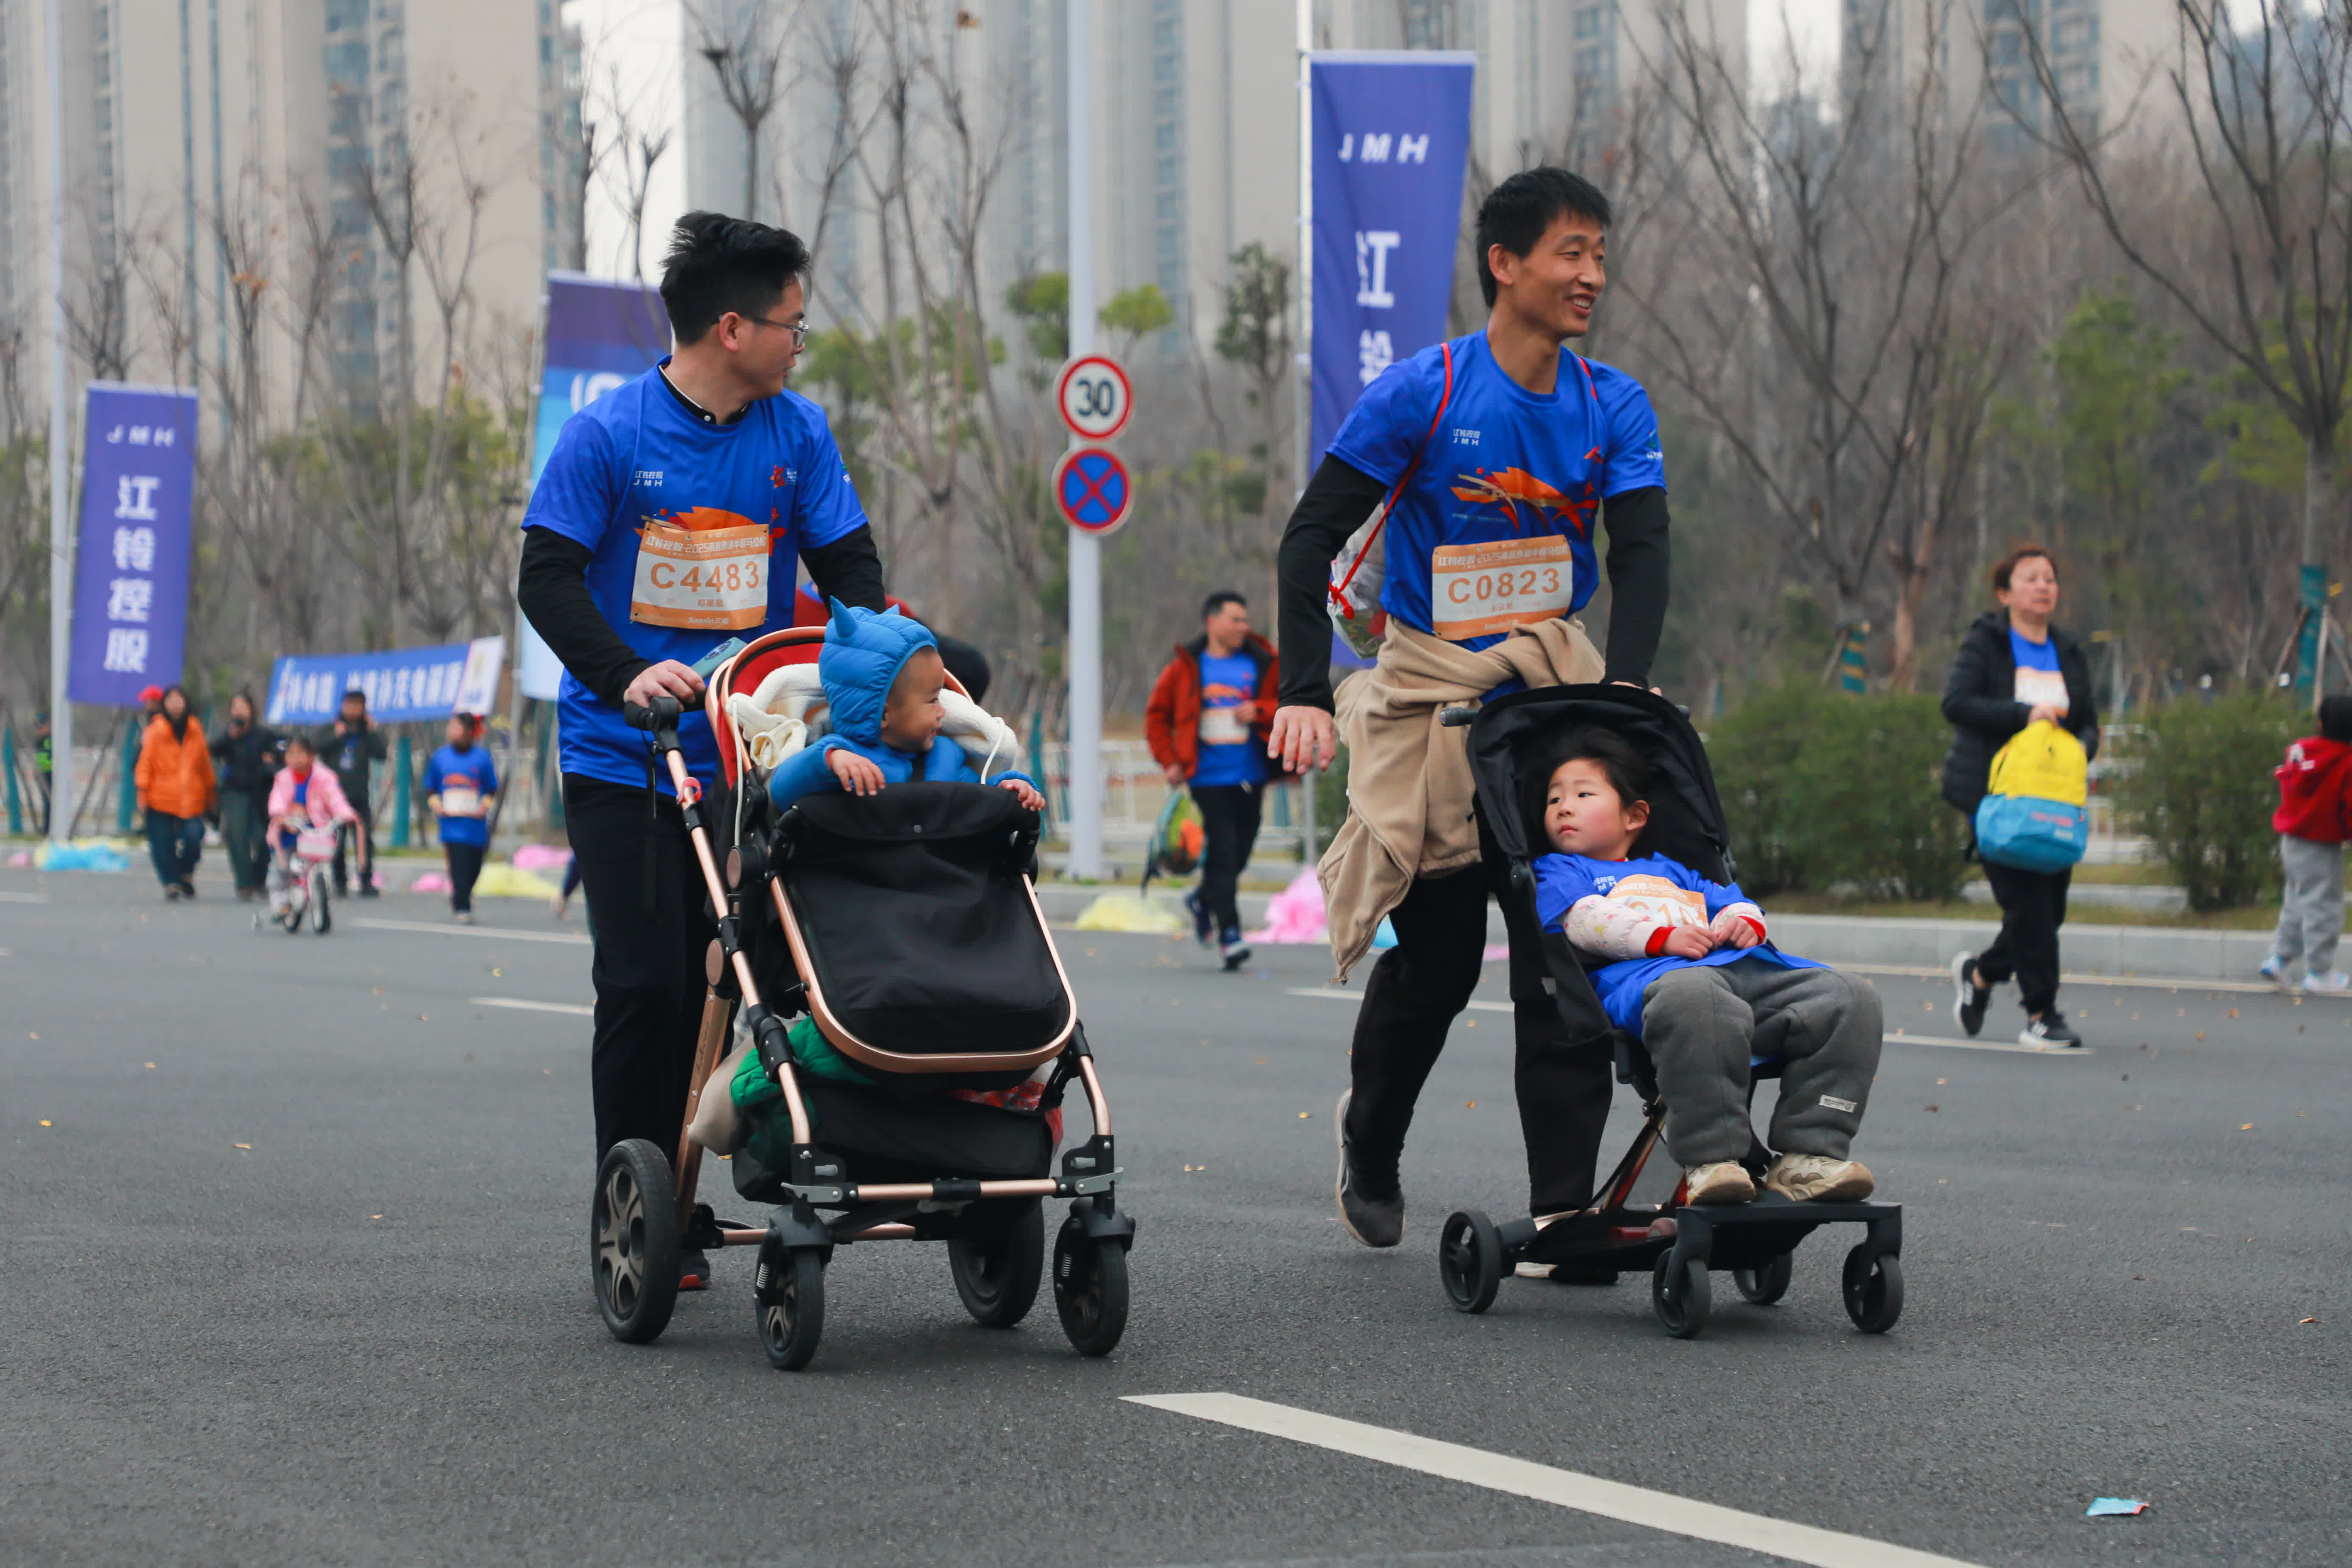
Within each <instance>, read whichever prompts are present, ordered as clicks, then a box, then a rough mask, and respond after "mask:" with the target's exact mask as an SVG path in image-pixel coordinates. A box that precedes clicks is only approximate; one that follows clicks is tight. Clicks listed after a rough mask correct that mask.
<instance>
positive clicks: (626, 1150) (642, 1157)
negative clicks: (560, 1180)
mask: <svg viewBox="0 0 2352 1568" xmlns="http://www.w3.org/2000/svg"><path fill="white" fill-rule="evenodd" d="M588 1246H589V1254H588V1256H589V1263H590V1265H591V1267H592V1268H593V1269H594V1270H595V1280H596V1310H598V1311H599V1312H602V1313H603V1314H604V1326H605V1327H606V1328H608V1329H610V1330H612V1331H613V1337H614V1339H616V1340H619V1341H621V1342H623V1343H625V1344H632V1345H641V1344H644V1343H646V1342H647V1341H649V1340H652V1339H654V1338H655V1337H656V1336H657V1335H658V1334H660V1332H661V1331H662V1330H664V1329H666V1328H667V1327H668V1326H669V1314H670V1309H671V1308H673V1307H675V1306H677V1255H678V1223H677V1184H676V1183H675V1181H674V1180H673V1179H672V1177H671V1175H670V1169H669V1161H668V1159H667V1157H666V1156H665V1155H664V1154H663V1153H662V1152H661V1151H660V1150H659V1149H658V1148H656V1147H655V1146H654V1144H653V1143H652V1142H649V1141H647V1140H646V1139H643V1138H631V1139H628V1140H627V1141H625V1142H620V1143H615V1144H614V1145H613V1148H612V1152H610V1153H607V1154H606V1155H605V1156H604V1165H603V1166H602V1167H601V1168H600V1169H599V1170H598V1171H597V1173H596V1203H595V1206H594V1208H593V1212H592V1214H591V1216H590V1220H589V1226H588Z"/></svg>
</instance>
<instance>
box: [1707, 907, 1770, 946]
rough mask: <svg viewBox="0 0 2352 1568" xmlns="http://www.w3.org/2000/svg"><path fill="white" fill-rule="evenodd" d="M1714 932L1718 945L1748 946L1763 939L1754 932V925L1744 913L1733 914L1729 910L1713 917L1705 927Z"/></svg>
mask: <svg viewBox="0 0 2352 1568" xmlns="http://www.w3.org/2000/svg"><path fill="white" fill-rule="evenodd" d="M1706 929H1707V930H1708V931H1711V932H1713V933H1714V936H1715V941H1716V945H1717V946H1718V947H1737V948H1743V949H1744V948H1750V947H1754V946H1755V945H1756V944H1757V943H1758V942H1762V941H1763V940H1764V939H1763V938H1762V937H1760V936H1758V935H1757V934H1756V926H1755V924H1754V922H1753V921H1749V920H1748V917H1747V916H1746V915H1735V914H1733V913H1732V912H1731V911H1730V910H1724V911H1723V913H1721V914H1719V915H1717V916H1716V917H1715V921H1714V923H1713V924H1711V925H1709V926H1708V927H1707V928H1706Z"/></svg>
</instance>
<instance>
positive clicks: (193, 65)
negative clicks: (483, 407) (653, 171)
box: [0, 0, 581, 403]
mask: <svg viewBox="0 0 2352 1568" xmlns="http://www.w3.org/2000/svg"><path fill="white" fill-rule="evenodd" d="M42 12H43V8H42V6H41V5H38V4H37V3H29V0H8V3H6V4H0V247H5V254H0V379H9V378H13V384H14V385H15V386H16V387H17V388H20V389H30V390H29V392H20V393H19V396H20V397H25V396H29V398H30V400H31V401H32V402H35V403H37V402H39V401H40V400H41V395H40V393H39V390H38V389H39V388H41V387H42V386H44V385H45V384H46V379H45V378H46V368H45V364H46V361H45V353H46V342H47V288H48V283H47V279H48V276H49V268H48V259H47V256H48V246H47V234H48V214H49V197H50V192H49V185H48V175H47V171H48V155H47V154H48V148H47V119H48V117H47V105H46V92H47V88H46V76H45V70H44V51H45V47H46V39H45V38H44V37H43V30H42ZM63 13H64V24H63V34H62V38H61V42H62V45H63V58H64V94H63V99H64V103H65V133H64V142H63V151H64V161H65V184H66V189H67V192H68V201H67V204H66V205H67V243H68V287H67V291H66V292H67V299H68V312H69V315H70V317H71V319H72V327H71V331H70V333H69V337H70V352H71V353H72V355H73V358H74V364H73V366H72V371H71V374H72V375H73V376H74V377H75V378H77V379H79V378H81V377H84V376H91V375H96V376H112V377H121V378H128V379H131V380H143V381H166V380H187V379H189V378H190V377H191V375H192V374H194V371H193V370H192V368H191V367H192V364H194V363H201V362H205V361H207V360H210V361H214V362H217V361H218V360H219V359H221V358H223V357H226V355H227V354H228V353H230V344H231V340H232V337H233V335H234V333H235V331H236V319H237V315H238V300H237V296H238V295H239V293H240V292H242V293H244V294H245V295H247V297H255V296H257V297H258V299H259V300H260V301H261V312H262V315H263V317H264V318H265V319H266V321H267V322H268V326H267V328H266V329H265V331H264V332H263V333H262V341H261V342H260V344H259V352H260V353H261V355H262V357H263V362H264V365H265V369H266V373H267V374H266V375H265V377H264V379H265V382H266V383H267V384H269V385H271V386H272V387H277V388H290V387H291V386H292V385H293V384H294V381H295V373H296V370H297V366H296V364H295V356H296V353H297V349H296V346H295V344H296V335H295V327H294V324H293V318H294V316H295V315H298V314H299V313H300V312H299V308H298V307H297V305H296V304H295V303H294V300H295V297H296V296H298V295H299V294H300V293H301V292H303V287H302V286H303V281H304V278H305V275H306V273H307V272H309V271H310V270H312V269H313V268H314V267H315V264H316V262H317V261H318V259H319V258H322V257H331V258H332V259H333V261H334V263H335V267H334V274H335V275H334V278H333V281H332V287H331V302H330V303H328V305H327V307H326V310H325V322H324V328H325V334H326V337H327V339H328V341H329V342H331V352H330V353H328V354H327V355H326V356H325V357H326V361H327V363H326V364H325V365H324V367H323V374H326V375H327V376H329V377H331V379H332V380H333V382H334V383H335V384H336V389H337V391H338V392H339V393H340V394H341V395H345V396H353V397H359V398H361V399H362V400H364V399H366V398H368V397H370V396H372V395H373V387H374V386H375V385H376V384H378V381H379V378H380V377H381V376H382V375H383V374H389V373H390V364H391V362H390V360H389V359H388V358H387V356H388V355H389V353H390V352H391V345H392V342H393V335H394V331H395V321H396V317H397V314H398V312H397V310H396V305H397V279H398V277H399V273H400V268H399V267H398V265H397V258H396V256H395V255H394V252H393V250H388V248H387V245H386V228H387V226H390V228H391V229H392V230H393V232H394V235H395V237H396V236H397V235H399V234H400V233H401V232H403V231H404V230H405V229H408V228H411V227H413V229H414V232H415V264H413V265H412V266H411V268H409V274H410V277H411V285H410V300H411V303H412V305H413V306H414V307H415V313H416V318H417V320H418V321H419V322H420V324H423V323H425V322H429V321H431V320H432V319H433V317H434V315H435V312H434V311H433V310H431V308H430V303H429V300H428V298H427V296H429V295H430V293H431V291H432V288H433V285H432V283H431V282H429V281H428V280H427V279H425V277H424V276H423V275H422V274H423V273H424V272H425V270H426V268H425V265H424V262H425V258H426V257H427V256H428V255H429V256H430V258H431V259H432V261H433V262H434V264H436V265H440V264H443V263H449V262H454V261H456V260H457V258H460V257H461V256H462V257H465V258H469V259H468V260H467V263H466V265H465V269H464V272H463V289H462V292H463V296H464V300H465V303H466V308H467V315H468V318H469V321H470V322H471V324H472V325H473V326H475V327H485V326H488V324H489V323H492V322H511V323H513V324H514V325H515V326H516V327H517V328H518V329H522V328H528V327H530V325H531V324H532V323H534V322H535V321H536V320H537V317H538V313H539V299H540V295H541V288H542V279H543V278H544V275H545V272H546V270H547V269H548V268H550V267H555V266H565V265H571V264H573V263H574V261H575V260H576V258H577V257H578V255H579V251H580V225H581V216H580V185H581V180H580V175H579V156H580V155H579V153H578V148H579V144H580V133H579V123H580V118H579V54H578V41H577V39H576V37H572V36H571V35H569V34H568V33H567V31H566V29H565V28H564V27H563V26H562V22H561V19H560V16H559V12H558V0H242V3H234V4H233V3H226V0H79V3H76V4H69V5H66V6H64V7H63ZM411 164H413V166H414V171H415V178H414V179H413V180H410V179H407V178H405V177H404V171H405V170H406V169H407V168H408V167H409V166H410V165H411ZM468 190H471V191H477V192H478V193H479V200H478V202H476V201H474V200H472V199H470V198H468V197H467V195H465V193H466V192H467V191H468ZM461 215H463V216H466V217H467V221H466V222H462V223H461V222H460V221H459V217H460V216H461ZM396 248H397V247H394V249H396ZM443 274H444V277H443V283H444V287H445V288H446V287H447V285H448V280H449V279H451V278H452V277H454V276H455V273H454V269H453V268H448V267H444V268H443ZM421 347H422V350H423V352H422V353H420V356H419V364H420V370H419V374H420V375H423V374H428V370H427V368H426V367H430V366H432V365H434V364H436V363H437V357H438V356H437V345H435V344H434V343H433V342H431V341H430V339H429V335H428V337H426V338H425V339H423V340H421ZM313 368H314V370H315V369H320V368H321V367H320V365H319V363H318V362H317V361H316V360H314V361H313Z"/></svg>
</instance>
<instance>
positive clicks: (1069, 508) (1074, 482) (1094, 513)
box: [1054, 447, 1135, 536]
mask: <svg viewBox="0 0 2352 1568" xmlns="http://www.w3.org/2000/svg"><path fill="white" fill-rule="evenodd" d="M1134 500H1135V485H1134V482H1133V481H1132V480H1130V479H1129V477H1128V472H1127V465H1126V464H1125V463H1122V462H1120V461H1119V460H1118V453H1116V452H1113V451H1110V450H1108V448H1105V447H1076V448H1075V449H1073V450H1072V451H1070V452H1069V453H1067V454H1066V455H1065V456H1064V457H1063V458H1062V460H1061V461H1060V462H1059V463H1057V464H1055V466H1054V505H1055V509H1056V510H1059V511H1060V512H1061V514H1062V521H1065V522H1066V523H1068V524H1069V525H1070V526H1071V527H1072V528H1075V529H1076V530H1078V531H1080V532H1083V533H1091V534H1095V535H1097V536H1099V535H1102V534H1106V533H1109V532H1111V531H1113V530H1115V529H1117V528H1118V525H1119V524H1120V523H1122V522H1125V521H1127V512H1128V508H1129V506H1130V505H1131V504H1132V503H1133V502H1134Z"/></svg>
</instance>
